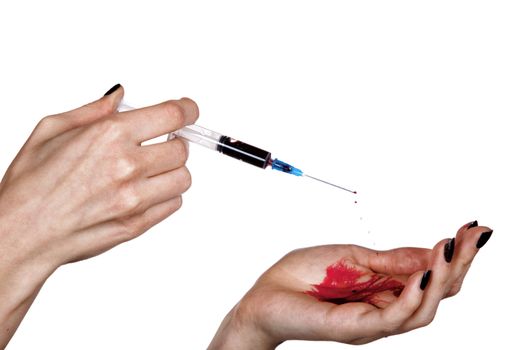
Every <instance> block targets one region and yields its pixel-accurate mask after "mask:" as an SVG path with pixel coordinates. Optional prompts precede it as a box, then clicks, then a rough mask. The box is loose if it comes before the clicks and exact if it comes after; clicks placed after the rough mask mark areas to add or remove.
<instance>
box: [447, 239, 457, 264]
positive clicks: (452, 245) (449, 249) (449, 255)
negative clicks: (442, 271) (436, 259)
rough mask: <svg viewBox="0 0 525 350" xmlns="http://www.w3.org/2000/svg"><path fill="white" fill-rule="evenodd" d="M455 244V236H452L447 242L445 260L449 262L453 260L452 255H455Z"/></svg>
mask: <svg viewBox="0 0 525 350" xmlns="http://www.w3.org/2000/svg"><path fill="white" fill-rule="evenodd" d="M455 245H456V239H455V238H452V239H451V240H450V241H448V242H447V244H445V261H446V262H448V263H449V262H451V261H452V257H453V256H454V248H455Z"/></svg>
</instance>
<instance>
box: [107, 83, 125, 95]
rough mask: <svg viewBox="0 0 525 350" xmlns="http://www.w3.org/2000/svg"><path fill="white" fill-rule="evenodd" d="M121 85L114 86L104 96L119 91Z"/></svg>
mask: <svg viewBox="0 0 525 350" xmlns="http://www.w3.org/2000/svg"><path fill="white" fill-rule="evenodd" d="M120 86H121V85H120V84H117V85H115V86H113V87H112V88H111V89H109V90H108V92H106V93H105V94H104V96H107V95H111V94H112V93H114V92H115V91H117V90H118V88H119V87H120Z"/></svg>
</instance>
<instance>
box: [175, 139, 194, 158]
mask: <svg viewBox="0 0 525 350" xmlns="http://www.w3.org/2000/svg"><path fill="white" fill-rule="evenodd" d="M173 142H175V143H176V144H175V147H176V150H175V154H176V156H177V157H179V158H180V159H182V160H183V161H184V163H185V162H186V161H187V160H188V157H189V154H190V152H189V151H190V150H189V149H188V145H187V144H186V142H184V141H183V140H181V139H175V140H174V141H173Z"/></svg>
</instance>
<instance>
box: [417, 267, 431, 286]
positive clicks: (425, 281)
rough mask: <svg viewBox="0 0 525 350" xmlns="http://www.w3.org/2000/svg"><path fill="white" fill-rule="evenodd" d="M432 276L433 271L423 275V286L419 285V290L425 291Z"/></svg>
mask: <svg viewBox="0 0 525 350" xmlns="http://www.w3.org/2000/svg"><path fill="white" fill-rule="evenodd" d="M431 274H432V270H428V271H426V272H425V273H424V274H423V278H421V284H420V285H419V288H421V290H425V288H426V287H427V284H428V281H430V275H431Z"/></svg>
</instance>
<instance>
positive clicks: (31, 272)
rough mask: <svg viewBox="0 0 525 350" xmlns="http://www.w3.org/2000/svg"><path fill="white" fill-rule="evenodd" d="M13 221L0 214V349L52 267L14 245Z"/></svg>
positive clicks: (6, 341)
mask: <svg viewBox="0 0 525 350" xmlns="http://www.w3.org/2000/svg"><path fill="white" fill-rule="evenodd" d="M16 237H17V236H16V233H15V232H14V231H13V230H12V225H8V223H7V222H6V220H4V219H2V218H0V349H3V348H4V347H5V346H6V345H7V343H8V342H9V340H10V339H11V337H12V336H13V334H14V333H15V331H16V329H17V328H18V326H19V325H20V323H21V322H22V320H23V318H24V316H25V315H26V313H27V311H28V310H29V308H30V306H31V304H32V303H33V301H34V300H35V298H36V296H37V295H38V292H39V291H40V289H41V288H42V286H43V284H44V282H45V281H46V279H47V278H48V277H49V275H50V274H51V273H52V271H54V268H52V267H51V266H50V265H49V264H45V263H44V262H43V261H42V260H41V259H40V258H38V257H36V258H29V256H28V255H26V254H25V252H24V250H23V249H21V247H17V244H16V239H15V238H16Z"/></svg>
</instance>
